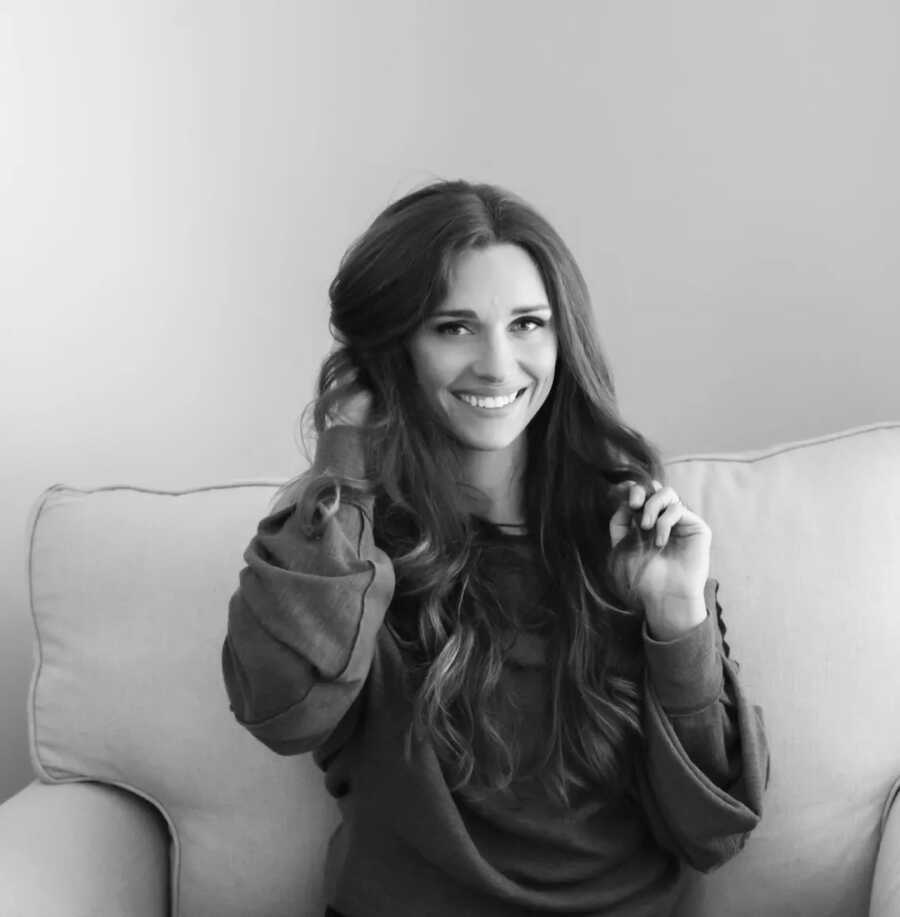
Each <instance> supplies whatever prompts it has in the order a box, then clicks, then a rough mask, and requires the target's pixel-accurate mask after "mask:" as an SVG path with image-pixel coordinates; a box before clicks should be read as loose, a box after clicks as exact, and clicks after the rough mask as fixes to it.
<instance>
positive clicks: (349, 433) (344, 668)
mask: <svg viewBox="0 0 900 917" xmlns="http://www.w3.org/2000/svg"><path fill="white" fill-rule="evenodd" d="M363 464H364V462H363V444H362V440H361V434H360V433H359V432H358V431H357V430H355V429H352V428H350V427H333V428H331V429H329V430H327V431H325V432H324V433H323V434H322V436H321V437H320V439H319V443H318V448H317V451H316V459H315V463H314V466H313V467H314V468H316V469H317V470H326V469H327V470H330V471H335V472H339V473H346V474H348V475H350V476H356V475H359V474H361V472H362V468H363ZM372 502H373V501H372V498H365V499H362V498H360V499H358V502H342V503H341V505H340V508H339V509H338V512H337V513H336V515H334V516H332V517H331V518H330V519H329V520H328V521H327V522H326V523H325V526H324V529H323V530H322V532H321V534H320V535H317V536H309V535H307V534H306V533H305V532H304V530H303V527H302V525H301V523H300V519H299V518H298V517H299V513H298V510H297V504H296V503H294V504H292V505H291V506H289V507H285V508H283V509H281V510H279V511H277V512H275V513H273V514H271V515H269V516H267V517H266V518H264V519H263V520H262V521H261V522H260V523H259V525H258V528H257V532H256V535H255V536H254V537H253V539H252V540H251V541H250V544H249V545H248V547H247V549H246V550H245V551H244V555H243V558H244V561H245V563H246V566H245V567H244V568H243V569H242V570H241V572H240V575H239V585H238V588H237V590H236V591H235V592H234V594H233V595H232V596H231V599H230V601H229V605H228V630H227V635H226V637H225V641H224V644H223V646H222V672H223V676H224V680H225V687H226V690H227V693H228V697H229V700H230V705H231V710H232V712H233V713H234V716H235V718H236V719H237V721H238V722H239V723H240V724H241V725H242V726H244V727H246V728H247V729H248V730H249V732H250V733H251V734H252V735H253V736H255V737H256V738H257V739H259V740H260V741H261V742H263V743H264V744H265V745H267V746H268V747H269V748H271V749H272V750H273V751H275V752H277V753H278V754H282V755H292V754H299V753H301V752H306V751H310V750H312V749H314V748H317V747H319V746H320V745H321V744H322V743H323V742H324V741H325V740H326V739H327V738H328V737H329V736H330V735H331V734H332V732H334V731H335V729H336V727H337V726H338V725H339V724H340V723H341V721H342V719H343V718H344V717H345V715H346V714H348V711H350V710H351V706H353V702H354V700H356V698H357V697H358V696H359V694H360V692H361V690H362V687H363V685H364V683H365V681H366V678H367V676H368V673H369V668H370V666H371V663H372V656H373V653H374V649H375V638H376V635H377V632H378V629H379V627H380V626H381V623H382V621H383V619H384V615H385V612H386V611H387V607H388V605H389V604H390V601H391V598H392V596H393V590H394V570H393V567H392V565H391V562H390V560H389V558H388V557H387V555H386V554H385V553H384V552H383V551H381V550H380V549H379V548H377V547H376V546H375V543H374V539H373V531H372V519H371V513H372ZM343 731H344V730H343V729H342V730H341V732H343Z"/></svg>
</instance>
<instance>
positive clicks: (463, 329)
mask: <svg viewBox="0 0 900 917" xmlns="http://www.w3.org/2000/svg"><path fill="white" fill-rule="evenodd" d="M526 326H527V327H526ZM546 326H547V322H546V321H545V320H544V319H542V318H536V317H532V316H527V315H526V316H523V317H522V318H517V319H516V320H515V321H514V322H513V323H512V325H511V327H512V328H513V329H514V330H516V331H526V332H528V331H537V330H538V329H539V328H545V327H546ZM434 330H435V331H436V332H437V333H438V334H440V335H444V336H446V337H461V336H462V334H464V333H469V332H471V328H470V327H469V326H468V325H467V324H466V323H465V322H441V323H440V324H438V325H435V326H434Z"/></svg>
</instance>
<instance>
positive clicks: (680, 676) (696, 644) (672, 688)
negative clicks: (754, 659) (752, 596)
mask: <svg viewBox="0 0 900 917" xmlns="http://www.w3.org/2000/svg"><path fill="white" fill-rule="evenodd" d="M716 626H717V621H716V610H715V608H713V609H712V610H711V611H710V609H709V605H708V603H707V611H706V617H705V618H704V619H703V620H702V621H701V622H700V623H699V624H697V625H696V626H695V627H692V628H691V629H690V630H688V631H685V632H684V633H683V634H682V635H681V636H680V637H676V638H675V639H674V640H665V641H663V640H654V639H653V638H652V637H651V636H650V633H649V631H648V630H647V622H646V620H645V621H644V625H643V638H644V654H645V658H646V660H647V669H648V672H649V674H650V680H651V682H652V684H653V687H654V688H655V690H656V694H657V696H658V697H659V700H660V703H661V704H662V705H663V708H664V709H665V710H666V712H667V713H694V712H696V711H697V710H702V709H703V708H704V707H708V706H709V705H710V704H712V703H714V702H715V701H716V700H718V697H719V694H720V693H721V691H722V680H723V675H722V662H721V660H720V659H719V656H718V653H717V652H716Z"/></svg>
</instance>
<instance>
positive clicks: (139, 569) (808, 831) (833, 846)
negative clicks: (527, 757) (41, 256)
mask: <svg viewBox="0 0 900 917" xmlns="http://www.w3.org/2000/svg"><path fill="white" fill-rule="evenodd" d="M668 472H669V478H670V482H671V483H672V484H673V486H674V487H675V488H676V490H678V492H679V494H680V495H681V496H682V498H683V500H684V501H685V502H686V503H687V504H689V505H690V506H691V507H692V508H693V509H695V510H696V511H697V512H698V513H699V514H700V515H701V516H703V517H704V518H705V519H706V520H707V521H708V522H709V524H710V526H711V528H712V530H713V546H712V569H711V574H712V575H713V576H715V577H716V578H717V579H718V580H719V582H720V584H721V585H720V589H719V600H720V602H721V604H722V607H723V610H724V619H725V622H726V625H727V628H728V632H727V635H726V640H727V642H728V643H729V645H730V646H731V648H732V652H733V655H734V656H735V657H736V658H737V660H738V661H739V662H740V664H741V674H742V676H743V679H744V682H745V684H746V686H747V689H748V691H749V692H750V693H751V694H752V697H753V700H754V702H755V703H758V704H760V705H761V706H762V707H763V709H764V712H765V722H766V727H767V732H768V738H769V743H770V746H771V754H772V771H771V780H770V785H769V791H768V795H767V799H766V805H765V811H764V815H763V821H762V824H761V825H760V827H759V828H758V829H757V831H756V832H755V833H754V834H753V835H752V836H751V838H750V839H749V841H748V843H747V845H746V848H745V849H744V851H743V852H742V853H741V854H740V855H739V856H738V857H737V858H736V859H735V860H733V861H731V862H729V863H727V864H726V865H725V866H723V867H722V868H721V869H719V870H717V871H715V872H713V873H711V874H709V875H706V876H694V877H693V882H692V884H691V887H690V889H689V892H688V895H687V897H686V899H685V900H684V901H683V902H682V903H681V906H680V909H679V911H678V917H712V915H715V917H722V915H735V917H742V915H746V917H759V915H776V917H778V915H797V917H805V915H809V917H866V915H867V914H869V913H870V912H869V901H870V895H871V897H872V911H871V917H889V915H890V917H898V915H900V804H895V805H894V806H893V808H892V809H891V811H890V814H889V815H888V813H887V802H888V799H889V796H890V793H891V789H892V787H893V786H894V784H895V782H896V781H897V780H898V778H900V665H898V661H900V613H898V611H900V563H898V562H897V559H898V557H900V423H884V424H876V425H870V426H867V427H860V428H855V429H852V430H846V431H842V432H839V433H835V434H833V435H830V436H825V437H820V438H817V439H815V440H808V441H805V442H797V443H791V444H784V445H780V446H775V447H772V448H770V449H766V450H761V451H759V452H746V453H741V454H731V455H721V454H720V455H706V456H703V455H698V456H691V457H683V458H678V459H673V460H671V461H670V462H669V463H668ZM277 483H279V482H274V481H273V482H260V481H256V482H248V483H233V484H228V485H224V486H211V487H207V488H202V489H195V490H192V491H189V492H184V493H161V492H158V491H149V490H144V489H138V488H130V487H108V488H99V489H93V490H90V491H85V490H78V489H76V488H71V487H63V486H55V487H52V488H50V489H49V490H47V491H46V492H45V493H44V494H43V495H41V497H40V499H39V500H38V501H37V502H36V503H35V507H34V512H33V522H32V526H31V532H30V539H29V544H28V545H27V550H28V551H29V570H30V583H29V585H30V589H31V601H32V613H33V617H34V623H35V634H36V639H35V670H34V677H33V684H32V691H31V695H30V701H29V718H30V737H31V754H32V760H33V764H34V768H35V774H36V782H35V783H34V784H32V785H31V786H30V787H28V788H26V789H25V790H23V791H22V793H20V794H18V795H17V796H14V797H13V798H12V799H11V800H9V801H7V802H6V803H5V804H4V805H2V806H0V914H3V915H4V917H5V915H11V917H19V915H25V914H36V913H40V914H46V915H48V917H55V915H56V914H57V913H58V914H60V915H62V914H63V913H65V914H66V915H67V917H82V915H84V917H87V915H92V917H102V915H107V914H109V915H121V914H124V913H128V914H135V915H143V914H147V915H148V917H149V915H150V914H153V915H156V914H158V913H159V905H158V902H157V903H154V902H153V901H152V900H150V899H149V898H148V891H147V885H148V881H149V883H150V885H152V884H153V882H152V879H151V880H148V879H147V876H151V877H152V876H153V875H154V874H155V872H154V871H158V868H159V863H160V862H166V861H168V860H170V862H171V869H170V870H169V886H170V889H169V890H168V891H169V893H170V895H171V914H172V915H173V917H206V915H209V917H213V915H215V917H238V915H240V917H243V915H247V914H255V915H266V917H304V915H310V917H321V914H322V912H323V909H324V907H323V905H324V902H323V901H322V899H321V869H322V863H323V860H324V855H325V848H326V845H327V840H328V836H329V833H330V828H331V826H332V825H333V824H334V822H335V819H336V810H335V807H334V805H333V804H332V802H331V801H330V800H329V799H328V798H327V797H326V796H325V794H324V790H323V788H322V785H321V776H320V774H319V773H318V771H317V770H316V768H315V766H314V765H313V763H312V760H311V758H310V757H309V756H301V757H296V758H282V757H279V756H277V755H275V754H273V753H272V752H270V751H269V750H268V749H267V748H265V747H264V746H263V745H261V744H260V743H258V742H256V741H255V740H254V739H252V738H251V737H250V736H249V735H248V734H247V733H245V732H244V731H243V730H242V729H241V728H240V727H239V726H238V725H237V723H236V722H235V721H234V719H233V717H232V715H231V713H230V711H229V709H228V702H227V698H226V695H225V690H224V686H223V682H222V676H221V670H220V651H221V643H222V639H223V637H224V632H225V625H226V618H227V605H228V599H229V597H230V595H231V593H232V592H233V590H234V589H235V588H236V586H237V578H238V573H239V571H240V568H241V567H242V566H243V560H242V553H243V550H244V548H245V547H246V544H247V542H248V541H249V540H250V538H251V537H252V535H253V534H254V532H255V531H256V525H257V523H258V521H259V520H260V519H261V518H262V517H263V516H264V515H266V514H267V513H268V511H269V506H270V500H271V498H272V497H273V495H274V491H275V486H276V484H277ZM80 781H90V782H91V783H89V784H81V785H80V789H82V790H83V791H85V792H82V793H79V792H77V789H78V788H79V782H80ZM104 784H105V785H107V786H103V785H104ZM109 787H119V788H122V789H124V790H127V791H130V793H126V792H122V791H121V790H111V789H109ZM73 791H74V792H73ZM132 794H133V796H134V797H136V798H132ZM128 799H131V804H130V805H129V804H126V802H124V801H123V800H128ZM88 809H90V813H91V814H89V813H88V811H87V810H88ZM157 811H158V813H159V815H158V816H156V815H155V812H157ZM882 824H883V826H884V827H883V830H882ZM48 826H58V827H55V828H51V827H48ZM129 826H130V827H129ZM41 831H43V832H44V833H45V834H46V833H47V832H48V831H49V832H50V833H51V834H52V835H53V840H54V842H53V843H50V844H45V843H43V842H42V841H41ZM882 833H883V835H884V841H883V842H882V841H881V838H882ZM122 837H126V838H127V843H123V844H121V845H120V844H119V842H118V840H117V839H119V838H122ZM17 838H22V839H23V842H22V843H21V844H17ZM167 838H168V843H167V842H166V839H167ZM879 844H881V859H879V860H877V858H878V855H879ZM77 845H83V849H80V850H74V849H73V848H74V847H75V846H77ZM129 845H131V847H129ZM110 847H113V848H116V849H118V850H119V852H120V854H121V855H120V856H119V857H118V859H117V860H114V862H115V863H116V864H118V865H116V866H115V869H118V870H119V871H120V872H122V875H123V878H122V881H121V882H120V883H118V884H116V883H114V884H113V886H110V884H109V869H108V868H107V866H106V857H105V856H103V855H93V854H91V853H90V851H91V850H100V851H101V852H102V851H103V850H104V849H108V848H110ZM14 849H15V850H17V851H18V852H17V854H16V855H15V856H8V855H6V853H7V851H9V850H14ZM167 855H169V856H168V857H167ZM92 857H93V858H92ZM98 860H103V861H104V862H103V864H101V863H99V862H98ZM876 860H877V870H876ZM23 862H24V863H25V864H26V865H25V866H23ZM29 864H30V865H29ZM94 867H96V876H95V877H94V878H95V881H94V882H93V883H92V882H91V878H92V874H91V872H90V871H91V869H92V868H94ZM115 869H114V872H115ZM132 869H133V870H134V874H133V876H132V875H131V870H132ZM76 871H77V872H78V873H79V876H78V881H75V878H74V873H75V872H76ZM13 872H15V875H16V876H17V879H16V881H15V882H13V881H12V878H11V876H12V873H13ZM69 873H72V875H73V879H72V881H69V880H68V878H66V877H67V876H68V874H69ZM126 874H127V876H126ZM48 877H49V879H48ZM873 879H874V891H873ZM29 883H33V884H34V886H35V889H34V890H33V893H31V897H30V898H29V894H30V893H29V891H28V886H29ZM48 883H49V889H48V887H47V886H48ZM38 886H40V889H38ZM128 889H132V892H131V893H132V894H133V895H134V901H135V904H134V907H133V908H130V909H129V908H128V907H124V906H123V904H122V895H126V894H128V893H129V892H128ZM38 891H40V893H41V894H43V895H45V898H38V897H36V896H37V895H38ZM54 891H55V892H56V893H57V895H58V901H59V902H60V904H59V906H58V907H57V909H56V910H54V909H53V907H52V906H51V905H50V904H49V903H48V904H46V906H44V907H42V909H39V910H35V909H29V907H28V902H29V901H45V900H48V901H49V898H46V896H47V895H49V896H51V897H52V893H53V892H54ZM166 891H167V890H165V889H163V892H166ZM117 896H118V897H117ZM98 900H103V901H105V902H106V904H105V905H98V903H97V901H98ZM23 902H25V903H24V904H23ZM359 917H364V915H359Z"/></svg>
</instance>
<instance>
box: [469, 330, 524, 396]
mask: <svg viewBox="0 0 900 917" xmlns="http://www.w3.org/2000/svg"><path fill="white" fill-rule="evenodd" d="M514 363H515V355H514V353H513V348H512V345H511V342H510V341H509V339H508V338H507V336H506V334H505V333H504V332H503V331H494V332H491V333H490V334H485V335H484V337H483V339H482V341H481V346H480V347H479V350H478V354H477V355H476V358H475V362H474V363H473V364H472V371H473V372H474V373H475V375H477V376H478V377H479V378H480V379H483V380H484V381H485V382H494V383H497V382H503V381H504V380H505V379H507V378H508V377H509V376H510V375H511V371H512V369H513V366H514Z"/></svg>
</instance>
